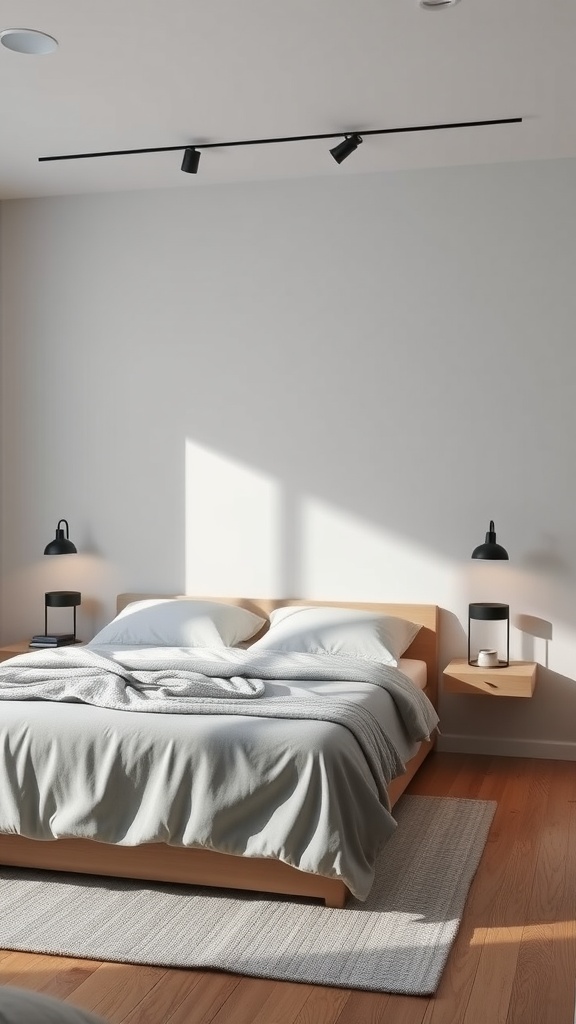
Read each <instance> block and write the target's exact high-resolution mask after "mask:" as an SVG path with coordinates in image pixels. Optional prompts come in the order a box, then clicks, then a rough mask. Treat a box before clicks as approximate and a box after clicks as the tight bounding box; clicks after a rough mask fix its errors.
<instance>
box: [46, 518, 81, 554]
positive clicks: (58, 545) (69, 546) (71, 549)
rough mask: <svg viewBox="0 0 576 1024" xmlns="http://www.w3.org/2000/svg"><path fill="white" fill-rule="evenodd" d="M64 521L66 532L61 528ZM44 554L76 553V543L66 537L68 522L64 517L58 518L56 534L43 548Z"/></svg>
mask: <svg viewBox="0 0 576 1024" xmlns="http://www.w3.org/2000/svg"><path fill="white" fill-rule="evenodd" d="M62 523H64V525H65V527H66V533H64V530H63V529H62V526H61V524H62ZM44 554H45V555H77V554H78V552H77V550H76V545H75V544H73V543H72V541H71V540H70V539H69V537H68V523H67V521H66V520H65V519H60V521H59V523H58V526H57V527H56V536H55V538H54V540H51V541H50V543H49V544H47V545H46V547H45V548H44Z"/></svg>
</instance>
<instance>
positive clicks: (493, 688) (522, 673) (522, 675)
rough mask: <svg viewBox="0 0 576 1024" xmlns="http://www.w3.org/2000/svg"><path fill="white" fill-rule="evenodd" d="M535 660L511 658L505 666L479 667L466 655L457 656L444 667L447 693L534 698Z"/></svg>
mask: <svg viewBox="0 0 576 1024" xmlns="http://www.w3.org/2000/svg"><path fill="white" fill-rule="evenodd" d="M535 685H536V663H535V662H533V661H511V662H510V664H509V665H508V666H507V667H506V668H478V667H477V666H476V665H469V664H468V661H467V660H466V658H454V660H453V661H451V662H450V664H449V665H446V668H445V669H444V690H445V692H446V693H475V694H484V695H488V696H490V697H531V696H532V694H533V693H534V687H535Z"/></svg>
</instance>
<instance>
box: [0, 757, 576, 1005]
mask: <svg viewBox="0 0 576 1024" xmlns="http://www.w3.org/2000/svg"><path fill="white" fill-rule="evenodd" d="M408 792H410V793H417V794H422V795H433V796H435V795H438V796H442V795H446V796H464V797H472V798H475V797H476V798H479V799H488V800H496V801H497V802H498V810H497V812H496V816H495V819H494V822H493V825H492V829H491V832H490V836H489V839H488V843H487V846H486V849H485V851H484V855H483V858H482V861H481V864H480V867H479V869H478V872H477V874H476V878H475V879H474V882H473V884H472V888H471V890H470V894H469V898H468V902H467V905H466V911H465V914H464V918H463V921H462V925H461V928H460V931H459V933H458V937H457V939H456V943H455V945H454V947H453V949H452V953H451V955H450V959H449V961H448V964H447V967H446V969H445V972H444V975H443V978H442V981H441V983H440V987H439V989H438V991H437V993H436V995H435V996H434V998H410V997H407V996H392V995H381V994H377V993H371V992H354V991H352V992H351V991H349V990H347V989H340V988H325V987H321V986H313V985H297V984H291V983H288V982H274V981H265V980H259V979H254V978H244V977H237V976H234V975H228V974H221V973H218V972H210V971H187V970H165V969H164V968H160V967H135V966H131V965H129V964H107V963H99V962H94V961H87V960H76V959H71V958H66V957H50V956H41V955H38V954H32V953H14V952H9V951H3V952H2V951H0V984H3V985H10V984H11V985H19V986H21V987H23V988H30V989H35V990H37V991H41V992H46V993H49V994H51V995H53V996H55V997H57V998H59V999H65V1000H67V1001H68V1002H69V1003H72V1004H74V1005H76V1006H80V1007H83V1008H85V1009H89V1010H93V1011H94V1012H95V1013H97V1014H100V1015H102V1017H104V1018H105V1019H107V1020H108V1021H110V1022H113V1024H574V1021H575V1016H574V1000H575V987H576V764H575V763H574V762H565V761H543V760H531V759H519V758H491V757H476V756H468V755H460V754H438V753H435V754H432V755H431V756H430V757H429V758H428V760H427V762H426V763H425V765H424V766H423V768H422V769H421V771H420V772H419V773H418V775H417V777H416V778H415V779H414V781H413V782H412V784H411V786H410V788H409V790H408Z"/></svg>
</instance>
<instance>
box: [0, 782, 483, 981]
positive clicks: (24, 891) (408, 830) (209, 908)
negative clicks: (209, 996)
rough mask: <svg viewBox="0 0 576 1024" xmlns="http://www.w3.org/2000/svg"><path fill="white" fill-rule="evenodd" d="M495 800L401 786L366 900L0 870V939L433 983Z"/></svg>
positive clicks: (182, 963) (82, 951)
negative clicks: (334, 901)
mask: <svg viewBox="0 0 576 1024" xmlns="http://www.w3.org/2000/svg"><path fill="white" fill-rule="evenodd" d="M495 809H496V804H495V803H492V802H488V801H483V800H462V799H452V798H445V797H419V796H404V797H402V799H401V800H400V802H399V803H398V804H397V806H396V809H395V812H394V814H395V817H396V819H397V821H398V828H397V830H396V832H395V833H394V835H393V837H392V839H391V840H389V842H388V843H387V844H386V846H385V847H384V849H383V850H382V853H381V855H380V860H379V864H378V872H377V878H376V882H375V884H374V886H373V889H372V892H371V894H370V896H369V899H368V901H367V902H366V903H359V902H358V901H357V900H355V899H351V900H350V901H349V902H348V904H347V906H346V907H345V908H344V909H343V910H332V909H328V908H326V907H323V906H321V905H319V904H318V903H314V901H312V900H306V899H293V900H291V899H285V900H284V899H277V898H275V897H262V896H261V895H259V894H250V893H235V894H233V895H231V894H230V892H226V891H225V890H221V889H219V890H215V889H206V888H192V887H187V886H176V885H162V884H150V883H142V882H132V881H128V880H126V879H103V878H96V877H95V876H92V875H84V876H83V875H78V874H76V875H63V874H58V873H47V872H40V871H24V870H20V869H15V868H2V869H0V948H3V949H16V950H30V951H33V952H38V953H57V954H64V955H68V956H74V957H85V958H87V959H95V960H110V961H121V962H125V963H136V964H157V965H162V966H168V967H195V968H216V969H218V970H222V971H230V972H232V973H235V974H245V975H250V976H254V977H263V978H275V979H279V980H284V981H300V982H310V983H312V984H318V985H335V986H341V987H344V988H353V989H370V990H373V991H379V992H397V993H405V994H407V995H429V994H431V993H433V992H435V990H436V988H437V986H438V982H439V980H440V976H441V974H442V971H443V969H444V966H445V963H446V961H447V959H448V954H449V952H450V948H451V946H452V943H453V942H454V939H455V937H456V933H457V931H458V927H459V924H460V920H461V917H462V912H463V909H464V904H465V902H466V897H467V894H468V890H469V888H470V884H471V882H472V879H473V877H474V873H475V871H476V868H477V866H478V863H479V861H480V857H481V856H482V851H483V849H484V846H485V843H486V839H487V836H488V831H489V828H490V824H491V822H492V818H493V816H494V811H495Z"/></svg>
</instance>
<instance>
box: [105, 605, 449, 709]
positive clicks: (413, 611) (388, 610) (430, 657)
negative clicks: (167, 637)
mask: <svg viewBox="0 0 576 1024" xmlns="http://www.w3.org/2000/svg"><path fill="white" fill-rule="evenodd" d="M154 597H172V598H173V597H176V598H181V599H182V600H184V599H186V598H188V599H189V600H190V599H192V600H198V601H219V602H220V603H222V604H233V605H238V606H239V607H240V608H247V609H248V611H251V612H255V613H256V614H257V615H262V616H264V617H265V618H268V616H269V614H270V612H271V611H273V610H274V608H282V607H285V606H286V605H328V606H330V607H331V608H360V609H362V610H364V611H369V612H382V613H383V614H385V615H396V616H397V617H398V618H401V619H409V620H410V621H411V622H417V623H419V625H420V626H422V629H420V631H419V632H418V633H417V634H416V636H415V638H414V640H413V641H412V643H411V644H410V647H409V648H408V650H407V651H405V653H404V655H403V657H405V658H417V659H419V660H420V661H425V662H426V666H427V669H428V676H427V679H428V682H427V685H426V694H427V696H428V697H429V699H430V700H431V701H432V703H433V704H434V706H435V707H436V706H437V702H438V606H437V605H435V604H381V603H375V602H365V601H362V602H358V601H306V600H304V599H301V598H298V599H296V598H286V599H281V598H277V599H274V600H272V599H269V598H251V597H213V596H210V597H203V596H200V595H197V594H119V595H118V597H117V599H116V607H117V610H118V611H119V612H120V611H122V610H123V609H124V608H125V607H126V605H127V604H130V603H131V602H132V601H144V600H147V599H149V598H154ZM267 628H268V627H266V628H264V629H262V630H261V632H260V633H258V634H257V635H256V636H255V637H254V640H257V639H258V637H260V636H262V635H263V634H264V633H265V632H266V629H267Z"/></svg>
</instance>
